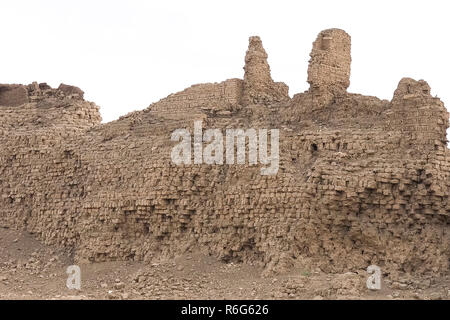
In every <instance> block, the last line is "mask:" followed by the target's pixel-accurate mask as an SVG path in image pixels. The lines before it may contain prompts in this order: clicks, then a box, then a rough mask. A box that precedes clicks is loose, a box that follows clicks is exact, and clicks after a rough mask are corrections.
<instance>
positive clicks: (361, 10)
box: [0, 0, 450, 122]
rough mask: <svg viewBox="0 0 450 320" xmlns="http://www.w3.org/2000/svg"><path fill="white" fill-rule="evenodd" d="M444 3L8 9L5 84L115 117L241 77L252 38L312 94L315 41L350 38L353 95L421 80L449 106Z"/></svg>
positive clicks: (1, 65)
mask: <svg viewBox="0 0 450 320" xmlns="http://www.w3.org/2000/svg"><path fill="white" fill-rule="evenodd" d="M447 3H448V1H431V0H428V1H411V0H408V1H392V0H391V1H380V0H378V1H373V2H371V3H368V2H367V1H304V2H303V1H280V0H278V1H273V2H266V1H231V0H226V1H225V0H224V1H220V2H219V1H160V2H159V3H153V2H150V1H132V0H127V1H125V0H123V1H111V0H108V1H107V0H105V1H93V0H76V1H74V0H70V1H69V0H65V1H61V0H59V1H57V0H54V1H51V0H41V1H24V0H15V1H5V0H1V2H0V30H1V34H0V46H1V47H0V83H23V84H28V83H31V82H33V81H38V82H47V83H48V84H50V85H51V86H52V87H57V86H58V85H59V84H60V83H61V82H63V83H66V84H71V85H75V86H78V87H80V88H81V89H82V90H84V91H85V98H86V99H87V100H90V101H94V102H95V103H96V104H98V105H99V106H100V107H101V109H100V110H101V114H102V117H103V121H104V122H107V121H111V120H114V119H117V118H118V117H119V116H121V115H125V114H126V113H128V112H131V111H134V110H140V109H144V108H146V107H147V106H148V105H149V104H150V103H152V102H155V101H158V100H159V99H161V98H164V97H165V96H167V95H168V94H170V93H175V92H178V91H181V90H183V89H184V88H186V87H188V86H190V85H192V84H196V83H204V82H220V81H223V80H225V79H228V78H235V77H238V78H242V77H243V69H242V67H243V65H244V56H245V51H246V50H247V46H248V37H249V36H251V35H259V36H260V37H261V38H262V41H263V45H264V47H265V49H266V51H267V53H268V54H269V64H270V66H271V70H272V77H273V79H274V80H275V81H283V82H285V83H286V84H287V85H289V88H290V95H291V96H292V95H293V94H295V93H298V92H303V91H305V90H307V88H308V84H307V82H306V78H307V74H306V71H307V65H308V60H309V52H310V50H311V46H312V42H313V41H314V40H315V38H316V36H317V34H318V33H319V32H320V31H321V30H323V29H326V28H330V27H337V28H342V29H344V30H345V31H347V32H348V33H349V34H350V35H351V37H352V60H353V61H352V72H351V79H350V81H351V85H350V88H349V91H350V92H355V93H361V94H365V95H374V96H377V97H379V98H383V99H389V100H390V99H391V98H392V95H393V92H394V90H395V88H396V87H397V84H398V82H399V81H400V79H401V78H402V77H412V78H414V79H417V80H418V79H424V80H426V81H428V83H429V84H430V86H431V89H432V94H433V95H437V96H438V97H440V98H441V99H442V100H443V101H444V103H446V106H447V108H449V106H450V88H449V86H448V80H447V79H448V77H449V76H450V61H449V50H448V49H449V45H448V43H449V39H448V37H449V31H450V22H449V21H450V20H449V18H448V15H449V13H450V10H449V8H450V5H448V4H447Z"/></svg>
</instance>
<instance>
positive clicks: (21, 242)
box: [0, 228, 450, 300]
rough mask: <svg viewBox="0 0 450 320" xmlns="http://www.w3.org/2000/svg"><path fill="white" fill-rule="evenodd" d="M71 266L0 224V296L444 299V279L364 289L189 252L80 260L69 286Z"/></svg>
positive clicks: (352, 276)
mask: <svg viewBox="0 0 450 320" xmlns="http://www.w3.org/2000/svg"><path fill="white" fill-rule="evenodd" d="M73 264H74V263H73V261H72V259H71V257H70V255H68V254H67V253H65V252H64V251H61V250H58V249H57V248H54V247H49V246H45V245H43V244H42V243H40V242H39V241H37V240H35V239H34V238H33V237H32V236H31V235H30V234H27V233H25V232H20V231H16V230H11V229H5V228H0V299H316V300H319V299H320V300H322V299H427V300H428V299H433V300H434V299H450V276H447V277H441V278H437V279H436V278H421V279H417V278H414V277H408V276H405V277H404V278H402V279H397V280H396V281H392V280H390V279H388V278H383V281H382V288H381V290H376V291H371V290H369V289H367V287H366V280H367V278H368V276H369V275H368V274H367V272H366V271H365V270H361V272H358V273H351V272H348V273H345V274H326V273H323V272H321V271H320V270H292V271H290V272H289V273H287V274H278V275H273V276H266V275H264V273H263V269H262V268H260V267H257V266H252V265H246V264H233V263H223V262H221V261H218V260H216V259H215V258H213V257H209V256H205V255H203V254H201V253H195V252H192V253H188V254H185V255H184V256H181V257H177V258H175V259H170V260H167V261H159V262H158V263H144V262H134V261H126V262H123V261H117V262H105V263H92V264H80V265H79V266H80V269H81V290H76V289H68V288H67V286H66V281H67V278H68V274H66V269H67V267H68V266H70V265H73Z"/></svg>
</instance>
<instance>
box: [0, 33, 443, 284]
mask: <svg viewBox="0 0 450 320" xmlns="http://www.w3.org/2000/svg"><path fill="white" fill-rule="evenodd" d="M332 34H333V35H335V38H333V39H339V38H336V35H342V37H343V38H342V39H344V40H345V39H346V38H345V36H344V34H343V33H342V32H341V31H334V32H333V33H332ZM344 40H342V41H344ZM335 41H336V40H335ZM344 42H345V41H344ZM253 45H254V43H253V41H252V40H250V48H249V51H253V49H252V50H250V49H251V47H252V46H253ZM348 45H349V43H348ZM261 47H262V46H261ZM336 47H338V45H337V44H336ZM344 47H345V46H344ZM257 48H259V50H260V47H259V46H257ZM343 59H344V61H343V62H340V61H335V62H336V63H337V65H341V64H342V65H345V61H347V59H348V58H347V57H346V56H345V55H344V58H343ZM255 61H259V63H256V64H255V65H253V66H246V68H245V69H246V70H251V68H252V67H255V66H256V68H257V69H258V65H259V64H261V61H262V64H261V65H262V66H264V65H265V64H264V59H262V60H255ZM323 61H324V62H323V63H324V64H325V65H326V64H327V63H328V62H326V61H328V60H323ZM247 63H250V62H247ZM313 69H314V68H313ZM261 70H262V71H264V70H266V71H267V68H265V67H264V68H261ZM317 70H334V69H328V68H327V67H325V68H323V69H322V68H320V67H319V68H317ZM323 72H325V71H323ZM329 72H332V71H329ZM333 72H334V71H333ZM344 73H345V72H344ZM344 73H342V74H344ZM251 74H252V75H258V74H259V73H258V72H256V73H251V72H250V73H249V74H248V76H247V77H245V76H244V80H240V79H232V80H227V81H225V82H222V83H219V84H202V85H196V86H192V87H190V88H188V89H186V90H184V91H182V92H180V93H177V94H174V95H171V96H169V97H167V98H165V99H162V100H161V101H160V102H157V103H155V104H152V105H151V106H150V107H149V108H147V109H146V110H143V111H139V112H135V113H132V114H129V115H127V116H124V117H122V118H121V119H119V120H117V121H113V122H111V123H107V124H101V125H99V124H98V122H99V116H98V113H97V112H98V109H97V108H96V107H94V105H92V104H90V103H88V102H86V101H83V100H82V99H80V94H79V93H77V92H78V91H77V90H65V91H66V93H65V94H64V95H62V93H60V91H61V90H57V89H48V88H47V89H42V88H40V87H41V86H39V85H38V87H39V88H40V92H41V93H39V94H34V93H33V94H31V92H34V89H33V90H31V89H29V87H27V91H28V92H29V93H28V98H27V99H28V101H29V102H27V103H25V104H22V105H19V106H1V107H0V115H1V117H3V118H2V119H4V120H2V122H1V123H2V127H1V132H0V133H1V134H0V142H1V145H2V149H1V150H0V174H1V178H0V190H1V198H0V225H1V226H8V227H16V228H21V229H25V230H27V231H29V232H32V233H33V234H35V235H36V237H38V238H39V239H41V240H42V241H44V242H45V243H49V244H59V245H62V246H65V247H66V248H69V249H71V250H73V253H74V255H75V258H76V260H88V261H107V260H122V259H131V260H145V261H153V260H156V259H159V258H164V257H167V256H174V255H177V254H179V253H182V252H184V251H186V250H188V249H190V248H191V249H200V250H202V251H204V252H206V253H209V254H212V255H214V256H216V257H218V258H221V259H223V260H224V261H237V262H254V263H260V264H262V265H263V266H265V267H266V268H267V270H275V271H282V270H288V269H289V268H292V267H294V266H300V267H305V266H317V267H320V268H321V269H322V270H324V271H329V272H347V271H354V270H360V269H365V268H366V267H367V266H368V265H370V264H377V265H379V266H380V267H382V269H383V271H384V272H389V273H391V274H395V273H401V272H410V273H421V274H427V273H428V274H434V275H436V274H448V270H449V257H450V247H449V245H450V231H449V216H450V200H449V199H450V153H449V150H448V149H447V147H445V145H443V144H442V143H443V141H444V140H445V129H446V128H447V127H448V113H446V111H445V108H444V107H443V105H442V103H441V102H440V101H439V100H438V99H435V98H431V97H429V94H428V92H425V91H424V90H426V88H427V86H426V85H425V83H424V82H421V81H413V80H409V79H406V80H402V81H401V82H400V84H399V87H398V89H397V91H396V92H395V94H394V98H393V99H392V101H384V100H383V101H382V100H379V99H377V98H374V97H365V96H361V95H355V94H349V93H346V92H345V90H344V91H343V89H345V88H346V83H345V81H344V80H342V79H343V78H339V77H337V76H336V77H335V78H334V79H341V80H336V82H333V83H327V84H326V85H325V87H326V90H323V91H321V90H308V91H307V92H306V93H302V94H300V95H297V96H296V97H294V98H293V99H292V100H291V99H288V98H286V99H282V100H280V101H276V100H274V102H273V103H268V101H269V100H266V99H263V100H258V99H256V100H253V101H252V102H251V103H250V104H248V105H246V104H245V102H244V101H245V99H243V98H244V97H245V95H246V93H245V90H244V89H245V82H246V81H250V87H251V88H262V89H261V90H263V91H262V92H263V93H264V90H266V94H267V95H268V96H270V94H271V92H273V91H271V89H270V87H265V86H259V83H258V82H259V81H260V79H265V80H264V81H262V83H270V81H268V80H267V79H269V78H268V77H262V78H261V77H259V76H255V77H253V76H251ZM317 74H319V73H317ZM266 75H267V74H266ZM322 75H324V74H322ZM313 79H314V77H313ZM319 79H320V78H319ZM312 81H313V84H314V83H316V82H315V81H316V80H312ZM252 82H253V84H252ZM318 83H319V87H320V86H321V85H322V82H320V81H319V82H318ZM347 86H348V85H347ZM408 86H409V87H408ZM32 87H34V88H36V86H32ZM42 87H44V86H42ZM336 88H337V89H336ZM328 89H330V90H328ZM47 90H49V91H47ZM258 90H259V89H258ZM329 91H332V93H331V95H332V96H333V99H331V100H329V101H328V102H326V101H327V100H326V99H322V96H323V95H325V96H327V95H329V94H330V93H329ZM67 92H68V93H67ZM254 92H260V93H261V91H257V90H256V89H255V91H254ZM247 93H248V91H247ZM60 94H61V96H59V95H60ZM67 94H68V95H67ZM411 94H412V96H411ZM33 97H37V98H33ZM405 97H406V98H405ZM35 99H37V100H35ZM31 101H34V102H31ZM258 101H259V102H258ZM314 101H320V104H319V103H318V104H317V106H318V107H317V108H313V105H312V103H314ZM46 107H48V109H45V108H46ZM39 108H44V109H45V110H48V111H49V114H51V115H55V116H54V117H53V116H52V118H51V119H47V120H48V121H47V122H46V121H42V120H41V122H37V121H36V119H38V116H37V115H39V118H41V119H42V118H43V116H44V114H45V112H40V111H39V112H38V111H36V110H44V109H39ZM214 108H215V109H216V110H215V112H213V110H212V109H214ZM80 109H81V110H82V111H83V112H84V114H82V115H81V116H80V115H79V114H78V111H79V110H80ZM32 110H35V111H32ZM96 110H97V112H96ZM33 112H34V113H33ZM63 115H65V116H63ZM20 119H22V120H20ZM196 119H202V120H203V123H204V126H205V128H206V127H209V128H220V129H225V128H243V129H247V128H249V127H252V128H267V129H271V128H280V157H281V159H280V169H279V171H278V173H277V175H275V176H261V174H260V170H259V169H260V166H259V165H258V166H249V165H233V166H228V165H223V166H221V165H181V166H178V165H175V164H173V163H172V161H171V159H170V153H171V149H172V147H173V146H174V145H175V142H172V141H170V135H171V133H172V132H173V130H174V129H176V128H185V127H187V128H190V130H191V131H192V127H193V121H194V120H196ZM415 119H423V120H422V121H421V123H420V124H419V123H416V121H417V120H415ZM20 121H22V122H23V123H22V124H20ZM422 124H423V125H424V127H419V126H422ZM71 127H73V128H77V129H73V130H72V131H71V130H69V132H71V133H70V134H67V133H66V132H67V130H68V129H67V128H71ZM431 141H434V142H433V143H431ZM429 142H430V143H431V144H429ZM430 146H432V147H430Z"/></svg>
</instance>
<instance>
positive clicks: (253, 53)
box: [242, 36, 289, 105]
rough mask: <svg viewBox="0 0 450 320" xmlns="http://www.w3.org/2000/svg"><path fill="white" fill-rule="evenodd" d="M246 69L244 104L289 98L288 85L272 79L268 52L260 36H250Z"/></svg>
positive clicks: (265, 102)
mask: <svg viewBox="0 0 450 320" xmlns="http://www.w3.org/2000/svg"><path fill="white" fill-rule="evenodd" d="M244 71H245V73H244V90H243V97H242V103H243V104H244V105H249V104H268V103H272V102H278V101H283V100H288V99H289V95H288V91H289V88H288V86H287V85H286V84H284V83H281V82H274V81H273V80H272V77H271V75H270V66H269V64H268V63H267V53H266V50H264V47H263V45H262V41H261V39H260V38H259V37H258V36H253V37H250V38H249V45H248V50H247V53H246V55H245V66H244Z"/></svg>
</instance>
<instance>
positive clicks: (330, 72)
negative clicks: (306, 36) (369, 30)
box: [308, 29, 351, 94]
mask: <svg viewBox="0 0 450 320" xmlns="http://www.w3.org/2000/svg"><path fill="white" fill-rule="evenodd" d="M350 45H351V39H350V36H349V35H348V34H347V33H346V32H345V31H344V30H341V29H327V30H323V31H322V32H320V33H319V35H318V36H317V38H316V41H314V42H313V47H312V50H311V53H310V56H311V59H310V61H309V67H308V83H309V84H310V91H311V92H314V93H318V92H320V93H326V92H330V93H334V94H338V93H342V92H345V91H346V90H347V88H348V86H349V85H350V64H351V55H350Z"/></svg>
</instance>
